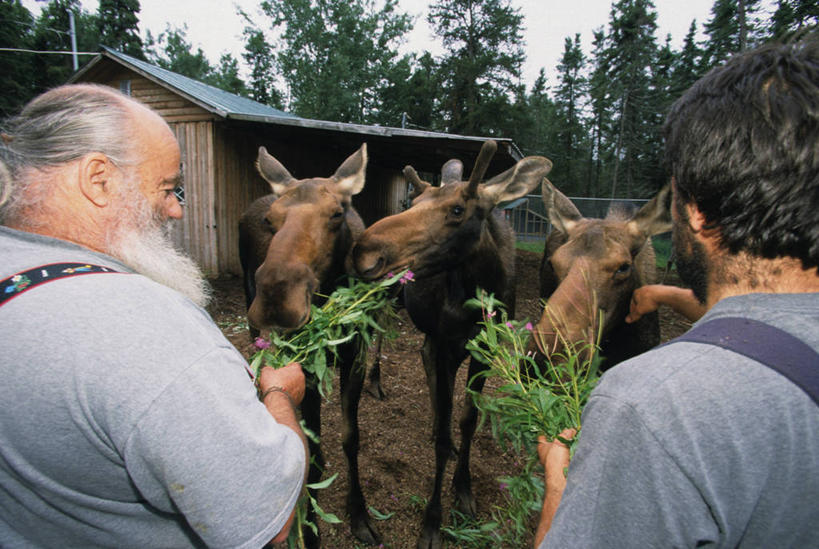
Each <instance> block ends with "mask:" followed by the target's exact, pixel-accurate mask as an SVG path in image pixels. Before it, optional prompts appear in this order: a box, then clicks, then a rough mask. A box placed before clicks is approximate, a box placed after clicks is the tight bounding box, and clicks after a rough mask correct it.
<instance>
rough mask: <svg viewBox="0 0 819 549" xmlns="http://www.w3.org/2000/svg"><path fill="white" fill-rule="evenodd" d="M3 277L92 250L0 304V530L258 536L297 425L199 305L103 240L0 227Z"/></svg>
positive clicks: (30, 536)
mask: <svg viewBox="0 0 819 549" xmlns="http://www.w3.org/2000/svg"><path fill="white" fill-rule="evenodd" d="M0 257H2V264H0V279H4V278H6V277H7V276H9V275H11V274H15V273H17V272H20V271H25V270H28V269H30V268H33V267H36V266H38V265H45V264H50V263H60V262H88V263H92V264H97V265H102V266H107V267H110V268H113V269H115V270H117V271H121V272H122V273H123V274H109V273H99V274H88V275H83V276H78V277H73V278H65V279H61V280H55V281H52V282H49V283H46V284H43V285H42V286H39V287H36V288H34V289H31V290H29V291H28V292H27V293H24V294H21V295H19V296H18V297H15V298H14V299H11V300H10V301H7V302H6V303H5V304H3V305H2V306H0V326H2V333H3V335H2V338H0V357H2V358H0V371H2V374H0V377H1V378H2V383H0V402H2V407H3V413H2V416H0V546H1V547H4V548H7V547H37V546H39V547H58V546H59V547H140V548H144V547H174V548H176V547H189V546H202V545H208V546H212V547H261V546H263V545H264V544H265V543H266V542H267V541H269V540H270V539H271V538H272V537H273V536H274V535H275V534H276V533H277V532H279V531H280V530H281V528H282V527H283V526H284V523H285V522H286V520H287V518H288V516H289V515H290V512H291V511H292V509H293V506H294V504H295V502H296V501H297V499H298V497H299V494H300V491H301V486H302V482H303V473H304V466H305V455H304V448H303V446H302V443H301V440H300V439H299V437H298V436H297V435H296V433H294V432H293V431H292V430H291V429H290V428H288V427H285V426H283V425H279V424H277V423H276V422H275V420H274V419H273V418H272V417H271V416H270V414H269V413H268V412H267V410H266V409H265V407H264V406H263V405H262V404H261V403H259V401H258V400H257V399H256V394H255V390H254V387H253V384H252V383H251V380H250V377H249V376H248V374H247V371H246V370H245V366H246V361H245V360H244V358H243V357H242V356H241V354H239V352H238V351H236V349H235V348H233V346H232V345H231V344H230V343H229V342H228V341H227V340H226V339H225V338H224V336H223V335H222V333H221V332H220V330H219V329H218V327H217V326H216V325H215V324H214V323H213V321H212V320H211V318H210V317H209V316H208V314H207V313H206V312H205V311H204V310H202V309H201V308H199V307H197V306H195V305H194V304H193V303H192V302H190V301H189V300H188V299H186V298H185V297H183V296H182V295H180V294H179V293H177V292H175V291H173V290H171V289H169V288H167V287H165V286H162V285H160V284H157V283H155V282H153V281H151V280H149V279H147V278H145V277H143V276H140V275H137V274H128V273H130V270H129V269H128V268H126V267H125V266H124V265H122V264H120V263H119V262H117V261H116V260H114V259H112V258H111V257H108V256H106V255H102V254H97V253H94V252H91V251H89V250H87V249H85V248H82V247H79V246H76V245H73V244H71V243H68V242H64V241H60V240H54V239H50V238H46V237H42V236H38V235H33V234H28V233H21V232H18V231H13V230H11V229H8V228H5V227H0Z"/></svg>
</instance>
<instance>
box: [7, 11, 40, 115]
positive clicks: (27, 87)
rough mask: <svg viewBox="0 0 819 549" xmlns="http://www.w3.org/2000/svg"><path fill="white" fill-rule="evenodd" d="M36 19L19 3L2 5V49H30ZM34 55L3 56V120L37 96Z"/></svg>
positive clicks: (9, 53)
mask: <svg viewBox="0 0 819 549" xmlns="http://www.w3.org/2000/svg"><path fill="white" fill-rule="evenodd" d="M33 26H34V18H33V17H32V16H31V13H29V11H28V10H27V9H26V8H25V7H23V5H22V4H21V3H20V0H14V1H12V2H0V48H21V49H31V48H32V44H33V41H34V32H33V29H32V28H33ZM34 59H35V55H34V54H33V53H25V52H5V53H2V54H0V90H3V93H0V118H6V117H8V116H11V115H13V114H14V113H16V112H17V111H19V110H20V108H22V106H23V104H24V103H25V102H26V101H27V100H28V99H29V98H30V97H31V96H32V95H33V93H34V75H33V74H32V72H31V65H32V64H33V63H34Z"/></svg>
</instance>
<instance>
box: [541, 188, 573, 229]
mask: <svg viewBox="0 0 819 549" xmlns="http://www.w3.org/2000/svg"><path fill="white" fill-rule="evenodd" d="M540 189H541V191H540V192H541V200H543V205H544V206H545V207H546V217H548V218H549V221H550V222H551V224H552V225H553V226H554V227H555V228H556V229H557V230H558V231H560V232H562V233H565V234H568V233H569V231H570V230H572V228H573V227H574V226H575V225H577V222H578V221H580V220H581V219H583V216H582V215H580V211H579V210H578V209H577V206H575V205H574V204H573V203H572V201H571V200H569V199H568V198H566V195H564V194H563V193H562V192H560V191H558V190H557V187H555V186H554V185H552V182H551V181H549V180H548V179H546V178H545V177H544V178H543V183H542V184H541V187H540Z"/></svg>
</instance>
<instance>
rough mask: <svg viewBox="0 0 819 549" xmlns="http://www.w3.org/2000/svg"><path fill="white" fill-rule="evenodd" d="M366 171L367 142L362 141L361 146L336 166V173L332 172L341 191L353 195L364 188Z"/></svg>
mask: <svg viewBox="0 0 819 549" xmlns="http://www.w3.org/2000/svg"><path fill="white" fill-rule="evenodd" d="M366 172H367V144H366V143H363V144H362V145H361V148H359V149H358V150H357V151H356V152H354V153H353V154H351V155H350V156H349V158H347V160H345V161H344V163H343V164H342V165H341V166H339V167H338V169H337V170H336V173H334V174H333V179H334V180H335V181H336V184H337V185H338V187H339V189H341V191H342V192H345V193H349V194H350V195H354V194H358V193H360V192H361V190H362V189H363V188H364V182H365V176H366Z"/></svg>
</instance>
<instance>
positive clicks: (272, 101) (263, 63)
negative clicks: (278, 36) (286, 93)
mask: <svg viewBox="0 0 819 549" xmlns="http://www.w3.org/2000/svg"><path fill="white" fill-rule="evenodd" d="M240 13H241V14H242V15H243V17H244V18H245V20H246V21H248V23H249V24H250V18H249V17H248V16H247V14H245V13H243V12H241V11H240ZM243 34H244V37H245V52H244V53H243V54H242V57H244V59H245V62H246V63H247V64H248V65H250V82H249V88H250V90H249V91H250V97H251V98H253V100H255V101H258V102H259V103H264V104H265V105H270V106H271V107H274V108H277V109H281V108H282V99H281V94H280V93H279V92H278V90H276V87H275V71H274V63H273V53H272V51H271V49H270V44H268V43H267V40H266V39H265V37H264V33H263V32H262V31H260V30H259V29H257V28H254V27H253V26H252V24H250V25H249V26H246V27H245V29H244V31H243Z"/></svg>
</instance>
